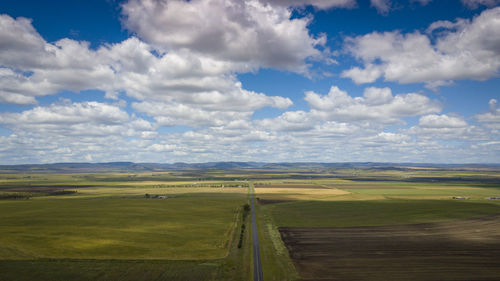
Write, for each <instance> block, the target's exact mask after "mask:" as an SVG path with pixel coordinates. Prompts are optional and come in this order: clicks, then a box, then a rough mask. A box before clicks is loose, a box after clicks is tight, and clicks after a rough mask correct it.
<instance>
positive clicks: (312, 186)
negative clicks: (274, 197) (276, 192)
mask: <svg viewBox="0 0 500 281" xmlns="http://www.w3.org/2000/svg"><path fill="white" fill-rule="evenodd" d="M255 187H257V188H305V189H329V188H328V187H326V186H322V185H312V184H270V185H265V184H263V185H257V184H256V185H255Z"/></svg>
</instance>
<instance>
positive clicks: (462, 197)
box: [453, 196, 469, 200]
mask: <svg viewBox="0 0 500 281" xmlns="http://www.w3.org/2000/svg"><path fill="white" fill-rule="evenodd" d="M453 199H461V200H468V199H469V197H465V196H453Z"/></svg>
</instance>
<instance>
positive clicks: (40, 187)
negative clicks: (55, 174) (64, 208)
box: [0, 185, 97, 192]
mask: <svg viewBox="0 0 500 281" xmlns="http://www.w3.org/2000/svg"><path fill="white" fill-rule="evenodd" d="M86 187H97V186H96V185H26V186H6V187H0V191H8V192H45V191H58V190H64V189H68V188H86Z"/></svg>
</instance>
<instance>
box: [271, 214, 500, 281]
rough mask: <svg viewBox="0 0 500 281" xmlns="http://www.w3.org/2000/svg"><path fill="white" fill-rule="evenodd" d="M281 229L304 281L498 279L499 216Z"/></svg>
mask: <svg viewBox="0 0 500 281" xmlns="http://www.w3.org/2000/svg"><path fill="white" fill-rule="evenodd" d="M279 230H280V233H281V236H282V239H283V241H284V242H285V245H286V247H287V248H288V250H289V252H290V256H291V258H292V260H293V262H294V264H295V267H296V268H297V271H298V272H299V275H300V276H301V278H302V280H309V281H311V280H323V281H324V280H346V281H348V280H419V281H420V280H442V281H444V280H464V281H465V280H476V281H478V280H500V215H492V216H486V217H482V218H477V219H469V220H460V221H454V222H443V223H427V224H414V225H398V226H371V227H346V228H287V227H281V228H279Z"/></svg>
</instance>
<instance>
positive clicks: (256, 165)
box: [0, 162, 500, 173]
mask: <svg viewBox="0 0 500 281" xmlns="http://www.w3.org/2000/svg"><path fill="white" fill-rule="evenodd" d="M410 167H415V168H435V169H492V168H493V169H497V168H500V164H495V163H493V164H432V163H379V162H339V163H322V162H282V163H266V162H205V163H183V162H178V163H172V164H169V163H134V162H106V163H50V164H20V165H0V172H1V171H3V172H67V173H69V172H127V171H130V172H147V171H151V172H155V171H169V170H206V169H208V170H230V169H273V170H294V169H334V168H354V169H363V168H364V169H368V168H374V169H406V168H410Z"/></svg>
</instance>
